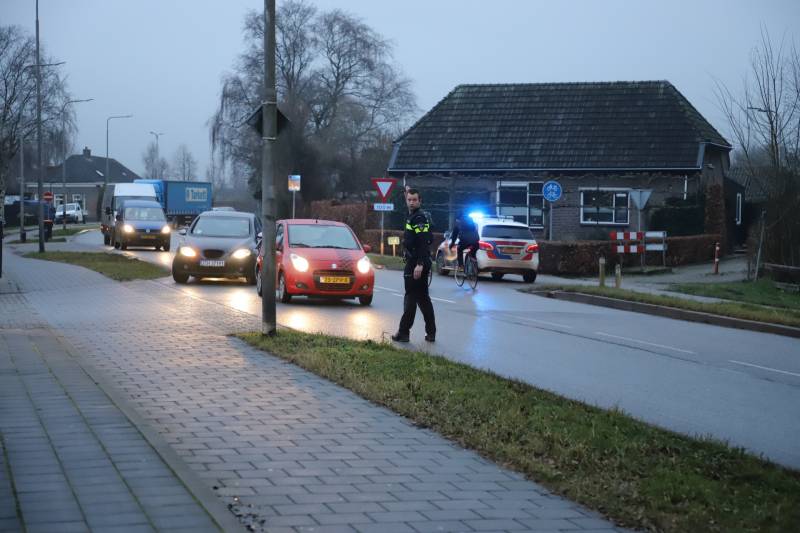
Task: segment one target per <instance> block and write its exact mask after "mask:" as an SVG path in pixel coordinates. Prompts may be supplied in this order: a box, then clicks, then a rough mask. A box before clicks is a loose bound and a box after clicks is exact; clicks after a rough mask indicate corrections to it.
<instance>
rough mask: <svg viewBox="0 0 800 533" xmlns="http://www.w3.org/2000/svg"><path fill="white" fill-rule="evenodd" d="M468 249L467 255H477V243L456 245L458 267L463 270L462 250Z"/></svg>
mask: <svg viewBox="0 0 800 533" xmlns="http://www.w3.org/2000/svg"><path fill="white" fill-rule="evenodd" d="M467 248H470V251H469V255H470V257H475V256H477V255H478V243H477V242H459V243H458V267H459V268H461V269H463V268H464V250H466V249H467Z"/></svg>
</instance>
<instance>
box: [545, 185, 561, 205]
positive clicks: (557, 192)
mask: <svg viewBox="0 0 800 533" xmlns="http://www.w3.org/2000/svg"><path fill="white" fill-rule="evenodd" d="M561 193H562V190H561V184H560V183H558V182H557V181H552V180H550V181H548V182H546V183H545V184H544V185H543V186H542V195H543V196H544V199H545V200H547V201H548V202H557V201H558V199H559V198H561Z"/></svg>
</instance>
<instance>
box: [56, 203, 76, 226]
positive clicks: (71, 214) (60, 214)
mask: <svg viewBox="0 0 800 533" xmlns="http://www.w3.org/2000/svg"><path fill="white" fill-rule="evenodd" d="M64 211H65V210H64V204H60V205H58V206H57V207H56V217H55V218H54V219H53V220H54V221H55V223H56V224H62V223H63V222H64V218H65V213H64ZM66 219H67V222H74V223H76V224H83V221H84V217H83V209H82V208H81V204H78V203H73V204H66Z"/></svg>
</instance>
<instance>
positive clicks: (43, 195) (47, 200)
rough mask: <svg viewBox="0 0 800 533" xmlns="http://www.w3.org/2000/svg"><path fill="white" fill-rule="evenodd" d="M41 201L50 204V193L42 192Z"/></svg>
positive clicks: (51, 198) (51, 197) (51, 195)
mask: <svg viewBox="0 0 800 533" xmlns="http://www.w3.org/2000/svg"><path fill="white" fill-rule="evenodd" d="M42 200H44V201H45V202H52V201H53V193H52V192H51V191H44V194H42Z"/></svg>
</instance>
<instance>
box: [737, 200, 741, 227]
mask: <svg viewBox="0 0 800 533" xmlns="http://www.w3.org/2000/svg"><path fill="white" fill-rule="evenodd" d="M736 225H737V226H741V225H742V193H740V192H737V193H736Z"/></svg>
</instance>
